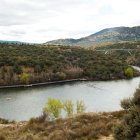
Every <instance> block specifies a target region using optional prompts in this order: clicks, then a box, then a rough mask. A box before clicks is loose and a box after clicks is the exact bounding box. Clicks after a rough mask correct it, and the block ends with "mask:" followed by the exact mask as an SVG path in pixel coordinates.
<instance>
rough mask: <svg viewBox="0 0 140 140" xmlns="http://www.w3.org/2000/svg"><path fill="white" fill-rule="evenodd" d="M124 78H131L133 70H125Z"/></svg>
mask: <svg viewBox="0 0 140 140" xmlns="http://www.w3.org/2000/svg"><path fill="white" fill-rule="evenodd" d="M124 73H125V76H127V78H132V77H133V73H134V72H133V68H131V67H129V68H127V69H125V71H124Z"/></svg>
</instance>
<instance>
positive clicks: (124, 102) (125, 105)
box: [121, 99, 131, 110]
mask: <svg viewBox="0 0 140 140" xmlns="http://www.w3.org/2000/svg"><path fill="white" fill-rule="evenodd" d="M130 106H131V99H123V100H122V101H121V107H122V108H123V109H126V110H128V109H129V108H130Z"/></svg>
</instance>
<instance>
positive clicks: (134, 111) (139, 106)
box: [114, 88, 140, 140]
mask: <svg viewBox="0 0 140 140" xmlns="http://www.w3.org/2000/svg"><path fill="white" fill-rule="evenodd" d="M125 102H126V104H127V107H126V106H123V107H124V109H127V114H126V115H125V116H124V118H123V120H122V121H121V123H120V124H119V125H117V126H116V127H115V129H114V137H115V139H116V140H140V88H138V89H137V90H136V92H135V94H134V97H133V98H132V99H131V100H126V101H125Z"/></svg>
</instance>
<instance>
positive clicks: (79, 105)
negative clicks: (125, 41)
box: [76, 101, 86, 114]
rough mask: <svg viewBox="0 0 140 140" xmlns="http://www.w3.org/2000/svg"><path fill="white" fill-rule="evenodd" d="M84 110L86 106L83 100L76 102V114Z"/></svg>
mask: <svg viewBox="0 0 140 140" xmlns="http://www.w3.org/2000/svg"><path fill="white" fill-rule="evenodd" d="M85 110H86V106H85V104H84V102H83V101H77V102H76V111H77V114H80V113H83V112H84V111H85Z"/></svg>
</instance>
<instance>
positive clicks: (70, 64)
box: [0, 44, 138, 86]
mask: <svg viewBox="0 0 140 140" xmlns="http://www.w3.org/2000/svg"><path fill="white" fill-rule="evenodd" d="M127 56H128V55H126V58H127ZM128 67H129V66H128V63H127V61H126V60H125V59H122V58H121V57H120V58H119V57H118V56H117V55H115V57H114V54H109V55H106V54H102V53H100V52H96V51H93V50H87V49H83V48H79V47H71V48H70V47H67V46H63V47H62V46H59V47H54V46H53V47H51V46H50V47H42V46H36V45H27V44H22V45H20V44H0V86H6V85H19V84H33V83H41V82H50V81H59V80H69V79H83V78H84V79H86V80H113V79H125V78H127V76H126V75H125V74H124V71H125V70H126V69H127V68H128ZM137 75H138V73H135V71H134V76H137Z"/></svg>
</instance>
